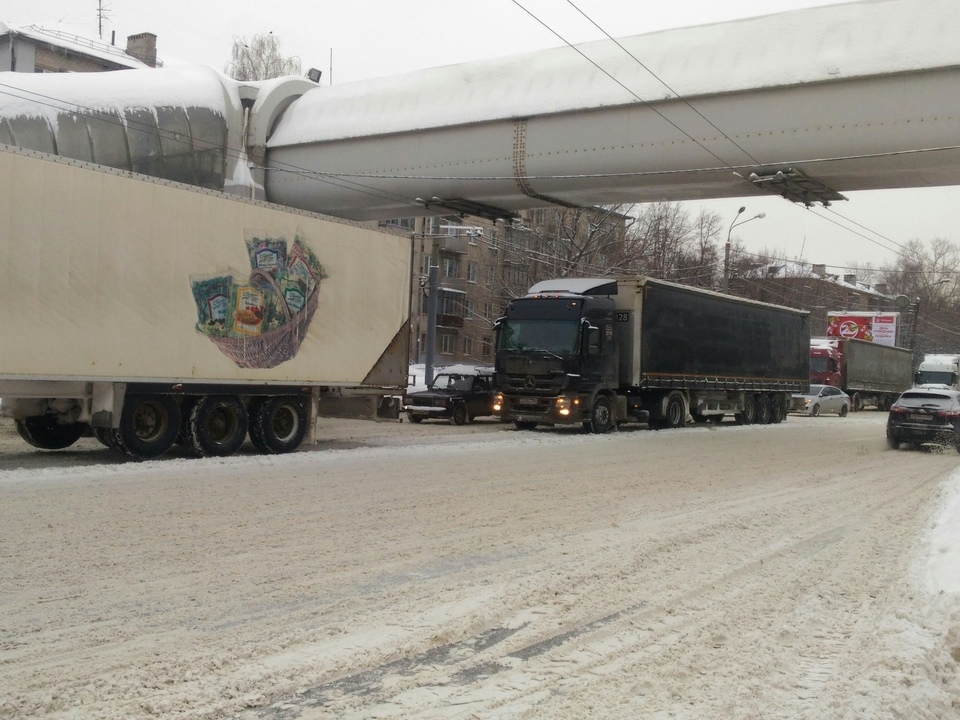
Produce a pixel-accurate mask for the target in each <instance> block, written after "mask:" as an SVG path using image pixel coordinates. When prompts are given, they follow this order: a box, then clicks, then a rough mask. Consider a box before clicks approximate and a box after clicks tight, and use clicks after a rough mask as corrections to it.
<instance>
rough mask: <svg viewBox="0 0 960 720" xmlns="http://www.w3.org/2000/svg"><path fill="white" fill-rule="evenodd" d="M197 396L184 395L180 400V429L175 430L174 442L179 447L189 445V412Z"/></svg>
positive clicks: (187, 446) (195, 402) (191, 410)
mask: <svg viewBox="0 0 960 720" xmlns="http://www.w3.org/2000/svg"><path fill="white" fill-rule="evenodd" d="M198 400H199V398H195V397H185V398H183V400H181V401H180V430H179V431H178V432H177V439H176V441H175V443H176V444H177V445H180V446H181V447H185V448H189V447H190V414H191V413H192V412H193V406H194V405H196V404H197V401H198Z"/></svg>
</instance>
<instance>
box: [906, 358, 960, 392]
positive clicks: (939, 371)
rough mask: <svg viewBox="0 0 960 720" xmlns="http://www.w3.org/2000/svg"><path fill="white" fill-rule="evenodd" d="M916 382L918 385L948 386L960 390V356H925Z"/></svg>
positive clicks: (915, 378)
mask: <svg viewBox="0 0 960 720" xmlns="http://www.w3.org/2000/svg"><path fill="white" fill-rule="evenodd" d="M914 381H915V383H916V384H917V385H931V384H936V385H946V386H947V387H949V388H950V389H952V390H960V355H925V356H924V358H923V362H921V363H920V366H919V367H918V368H917V372H916V375H915V376H914Z"/></svg>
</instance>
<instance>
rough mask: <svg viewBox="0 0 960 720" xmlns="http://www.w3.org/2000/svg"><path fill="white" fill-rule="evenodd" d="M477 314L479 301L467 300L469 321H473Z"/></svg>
mask: <svg viewBox="0 0 960 720" xmlns="http://www.w3.org/2000/svg"><path fill="white" fill-rule="evenodd" d="M476 312H477V301H476V300H467V315H466V318H467V320H473V316H474V314H476Z"/></svg>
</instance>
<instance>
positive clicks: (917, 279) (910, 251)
mask: <svg viewBox="0 0 960 720" xmlns="http://www.w3.org/2000/svg"><path fill="white" fill-rule="evenodd" d="M879 273H880V275H881V277H882V278H883V281H884V282H885V283H886V285H887V290H888V292H889V293H890V294H892V295H902V296H905V297H906V298H907V303H908V304H907V306H906V311H907V318H906V321H907V322H908V323H909V324H910V326H911V330H910V336H911V341H912V344H913V345H914V348H915V350H916V352H917V353H918V356H919V355H921V354H922V353H923V352H951V353H955V352H958V351H960V288H958V286H957V282H958V278H960V246H958V245H957V244H955V243H953V242H951V241H950V240H947V239H945V238H934V239H933V240H931V241H930V242H929V243H928V244H926V245H925V244H924V243H922V242H921V241H920V240H916V239H914V240H911V241H910V242H908V243H907V245H906V248H905V250H904V252H903V253H901V255H900V257H899V258H898V259H897V260H896V261H894V262H893V263H890V264H887V265H884V266H883V267H882V268H881V269H880V271H879Z"/></svg>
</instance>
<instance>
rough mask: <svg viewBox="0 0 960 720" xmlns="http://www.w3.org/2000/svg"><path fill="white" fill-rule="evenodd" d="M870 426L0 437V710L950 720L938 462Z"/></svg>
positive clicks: (949, 628)
mask: <svg viewBox="0 0 960 720" xmlns="http://www.w3.org/2000/svg"><path fill="white" fill-rule="evenodd" d="M883 421H884V416H883V414H881V413H869V412H868V413H860V414H858V415H856V416H851V417H848V418H846V419H840V418H837V417H822V418H799V417H791V418H790V420H789V421H788V422H787V423H785V424H783V425H772V426H753V427H745V428H740V427H735V426H732V425H730V426H728V425H726V424H724V425H723V426H721V427H719V428H715V427H710V428H707V427H697V428H689V429H686V430H683V431H663V432H651V431H649V430H647V429H645V428H636V429H628V430H621V431H620V432H617V433H612V434H610V435H607V436H602V437H601V436H592V435H584V434H580V433H577V432H569V431H551V430H540V431H535V432H532V433H522V432H518V431H514V430H513V429H512V428H508V427H507V426H501V425H500V424H498V423H495V422H478V423H476V424H474V425H471V426H467V427H465V428H456V427H453V426H449V425H445V424H431V423H424V424H422V425H411V424H409V423H402V424H375V423H361V422H347V421H326V423H325V427H324V428H323V429H322V432H321V434H322V435H323V436H324V437H326V438H328V439H327V440H326V441H325V442H324V443H322V444H321V446H320V449H319V450H315V449H310V450H305V451H303V452H300V453H296V454H294V455H291V456H285V457H279V458H262V457H258V456H253V455H246V456H239V457H235V458H231V459H229V460H223V461H214V460H203V461H198V460H185V459H184V460H180V459H164V460H162V461H158V462H149V463H141V464H133V463H118V462H114V461H113V460H112V458H111V456H110V455H108V454H107V453H106V451H104V450H101V449H99V446H97V445H96V444H95V442H92V441H87V440H84V441H83V443H82V444H83V445H84V447H83V448H82V449H81V450H79V451H77V452H71V453H67V454H64V455H53V454H42V453H35V452H33V451H29V450H25V449H24V448H23V446H22V445H20V444H19V443H17V442H15V441H14V439H13V438H12V436H11V432H10V428H9V425H3V426H0V452H2V453H3V455H0V688H2V692H0V717H2V718H13V717H17V718H19V717H28V716H31V715H34V716H42V717H52V718H84V719H86V718H132V717H171V718H222V717H231V718H242V719H243V720H293V719H300V720H311V719H319V718H345V719H351V720H353V719H357V720H359V719H361V718H464V719H467V718H470V719H475V718H483V719H487V718H570V719H574V718H578V719H579V718H583V717H592V718H617V719H620V718H628V717H643V718H686V719H692V718H698V719H699V718H703V719H706V718H711V719H712V718H784V719H799V718H804V719H806V718H864V717H869V718H911V719H913V718H931V719H933V718H936V719H938V720H939V719H941V718H951V717H954V718H956V717H960V596H958V595H957V594H956V593H950V592H946V593H941V594H939V595H933V594H930V593H929V591H928V590H927V587H926V577H925V574H926V572H927V567H928V564H927V558H928V555H929V554H930V547H928V543H929V540H928V538H929V535H930V532H931V529H932V528H933V526H934V525H935V524H936V523H937V519H938V513H939V512H940V511H941V510H942V507H943V504H944V499H945V493H946V492H947V491H946V488H948V487H952V485H953V484H955V482H956V472H957V467H958V465H960V455H958V454H957V453H956V452H954V451H952V450H951V451H949V452H944V453H932V452H918V451H904V450H900V451H889V450H887V449H886V448H885V444H884V440H883ZM956 522H960V518H958V519H956Z"/></svg>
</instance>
